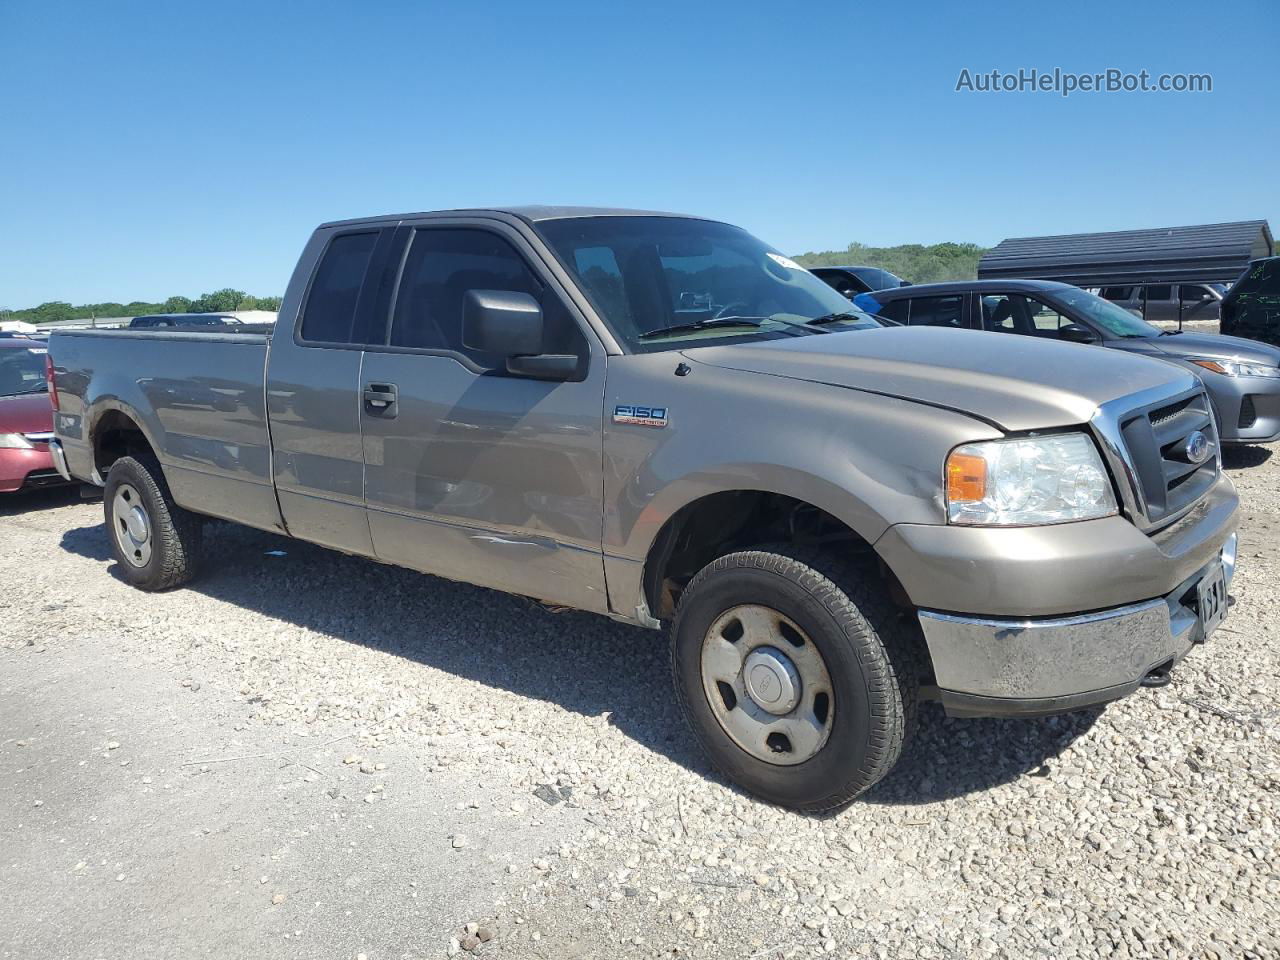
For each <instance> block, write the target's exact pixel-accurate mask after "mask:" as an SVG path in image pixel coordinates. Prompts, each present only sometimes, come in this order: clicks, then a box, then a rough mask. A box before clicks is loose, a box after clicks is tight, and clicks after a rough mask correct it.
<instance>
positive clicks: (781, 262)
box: [769, 253, 804, 270]
mask: <svg viewBox="0 0 1280 960" xmlns="http://www.w3.org/2000/svg"><path fill="white" fill-rule="evenodd" d="M769 259H770V260H772V261H773V262H774V263H776V264H777V265H778V266H780V267H786V268H787V269H788V270H803V269H804V267H802V266H800V264H798V263H796V262H795V261H794V260H788V259H787V258H786V257H784V256H783V255H782V254H780V253H771V254H769Z"/></svg>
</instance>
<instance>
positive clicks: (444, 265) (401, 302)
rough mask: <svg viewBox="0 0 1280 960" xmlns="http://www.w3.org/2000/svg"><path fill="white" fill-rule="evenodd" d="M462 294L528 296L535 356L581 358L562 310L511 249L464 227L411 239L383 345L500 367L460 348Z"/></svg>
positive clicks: (577, 335) (581, 347)
mask: <svg viewBox="0 0 1280 960" xmlns="http://www.w3.org/2000/svg"><path fill="white" fill-rule="evenodd" d="M468 290H508V291H513V292H516V293H527V294H529V295H530V296H532V297H533V298H534V299H536V300H537V301H538V302H539V304H540V305H541V306H542V312H543V323H544V335H543V344H542V349H543V352H545V353H577V354H579V355H581V354H583V353H584V352H585V343H584V341H583V336H582V332H581V330H579V329H578V326H577V324H576V323H574V321H573V318H572V317H571V316H570V315H569V312H568V309H567V308H566V307H565V306H564V304H563V303H562V302H561V301H560V298H559V297H558V296H556V295H555V294H554V292H552V291H548V290H546V289H545V288H544V287H543V285H542V283H541V282H540V281H539V280H538V278H537V277H536V276H534V274H533V271H532V270H530V269H529V267H528V265H527V264H526V263H525V261H524V258H523V257H521V256H520V254H519V253H518V252H517V251H516V249H515V247H513V246H512V245H511V244H510V243H509V242H508V241H507V240H506V239H504V238H503V237H500V236H498V235H497V234H496V233H490V232H489V231H487V230H477V229H471V228H465V227H464V228H438V229H434V228H429V227H428V228H423V229H419V230H416V231H415V232H414V235H413V240H412V243H411V244H410V246H409V255H408V257H407V258H406V260H405V265H404V271H403V273H402V274H401V278H400V287H399V290H398V292H397V293H396V306H395V313H394V315H393V316H392V319H391V341H390V345H391V346H393V347H410V348H417V349H427V350H442V351H449V352H451V353H457V354H461V355H462V356H464V357H467V358H468V359H469V360H471V362H472V363H475V364H476V365H478V366H481V367H485V368H490V369H491V368H496V367H501V366H503V363H504V361H505V358H504V357H497V356H494V355H492V354H488V353H484V352H482V351H479V350H473V349H471V348H470V347H467V346H465V345H464V344H463V342H462V303H463V298H464V297H465V296H466V294H467V291H468Z"/></svg>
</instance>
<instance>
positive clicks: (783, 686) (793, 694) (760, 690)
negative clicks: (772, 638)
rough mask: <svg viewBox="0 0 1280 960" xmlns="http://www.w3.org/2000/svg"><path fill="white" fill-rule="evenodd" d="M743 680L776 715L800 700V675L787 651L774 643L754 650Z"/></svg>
mask: <svg viewBox="0 0 1280 960" xmlns="http://www.w3.org/2000/svg"><path fill="white" fill-rule="evenodd" d="M743 680H744V681H745V684H746V688H747V694H748V695H749V696H750V697H751V699H752V700H754V701H755V702H756V703H757V704H759V705H760V706H761V707H762V708H763V709H765V710H768V711H769V712H770V713H772V714H775V715H776V716H782V715H783V714H786V713H790V712H791V711H792V710H794V709H795V707H796V704H797V703H799V702H800V690H801V687H800V675H799V674H798V673H797V672H796V668H795V665H794V664H792V662H791V661H790V659H788V658H787V655H786V654H785V653H783V652H782V651H781V650H778V649H776V648H774V647H758V648H757V649H755V650H753V651H751V654H750V655H749V656H748V657H747V660H746V663H745V664H744V669H743Z"/></svg>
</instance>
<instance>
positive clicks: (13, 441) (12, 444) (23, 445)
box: [0, 433, 32, 450]
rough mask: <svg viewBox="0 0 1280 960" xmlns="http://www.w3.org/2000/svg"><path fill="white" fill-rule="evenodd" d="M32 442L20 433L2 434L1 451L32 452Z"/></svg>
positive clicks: (0, 434)
mask: <svg viewBox="0 0 1280 960" xmlns="http://www.w3.org/2000/svg"><path fill="white" fill-rule="evenodd" d="M31 448H32V446H31V442H30V441H29V440H28V439H27V438H26V437H24V436H23V435H22V434H20V433H0V450H30V449H31Z"/></svg>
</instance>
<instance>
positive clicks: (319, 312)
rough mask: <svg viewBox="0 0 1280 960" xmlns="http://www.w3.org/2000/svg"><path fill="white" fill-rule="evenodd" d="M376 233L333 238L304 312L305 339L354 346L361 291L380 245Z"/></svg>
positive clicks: (344, 235)
mask: <svg viewBox="0 0 1280 960" xmlns="http://www.w3.org/2000/svg"><path fill="white" fill-rule="evenodd" d="M377 239H378V234H377V232H376V231H370V232H368V233H344V234H340V235H339V236H336V237H334V238H333V240H332V241H330V243H329V246H328V248H327V249H326V250H325V252H324V256H323V257H322V258H321V260H320V266H319V267H318V268H317V270H316V275H315V279H314V280H312V282H311V290H310V291H309V292H308V293H307V305H306V307H305V308H304V309H303V313H302V339H303V340H310V341H313V342H319V343H350V342H351V340H352V334H351V330H352V327H353V326H354V324H355V317H356V304H357V303H358V302H359V300H360V288H361V287H362V286H363V285H364V278H365V273H366V272H367V271H368V269H369V258H370V257H371V256H372V255H373V246H374V244H375V243H376V242H377Z"/></svg>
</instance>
